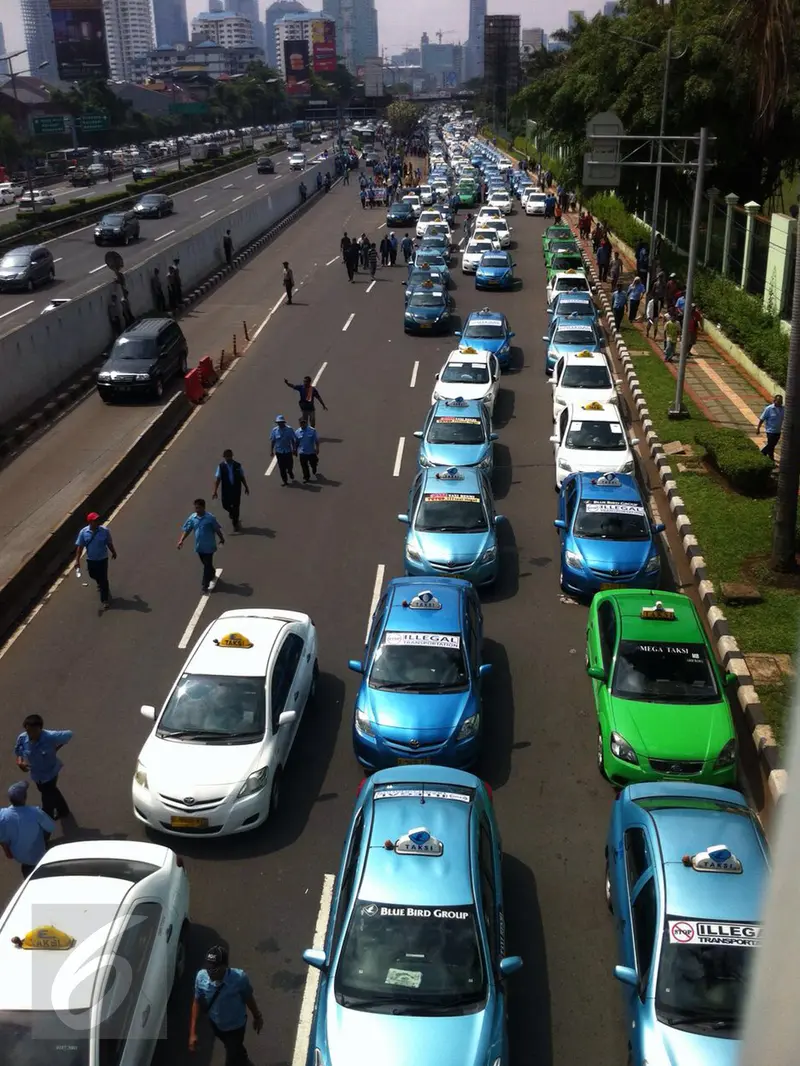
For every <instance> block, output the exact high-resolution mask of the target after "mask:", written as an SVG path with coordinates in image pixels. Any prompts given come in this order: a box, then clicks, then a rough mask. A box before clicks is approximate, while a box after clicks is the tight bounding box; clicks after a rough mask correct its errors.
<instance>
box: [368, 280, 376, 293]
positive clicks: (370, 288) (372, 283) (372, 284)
mask: <svg viewBox="0 0 800 1066" xmlns="http://www.w3.org/2000/svg"><path fill="white" fill-rule="evenodd" d="M377 280H378V279H377V278H373V279H372V281H371V282H370V283H369V285H367V292H372V290H373V289H374V287H375V282H376V281H377Z"/></svg>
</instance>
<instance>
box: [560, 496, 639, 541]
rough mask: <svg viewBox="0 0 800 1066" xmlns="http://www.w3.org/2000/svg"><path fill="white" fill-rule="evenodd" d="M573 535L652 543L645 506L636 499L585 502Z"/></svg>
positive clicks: (578, 515)
mask: <svg viewBox="0 0 800 1066" xmlns="http://www.w3.org/2000/svg"><path fill="white" fill-rule="evenodd" d="M572 531H573V533H574V534H575V536H576V537H588V538H591V539H596V540H649V539H650V526H649V524H648V521H647V515H646V514H645V510H644V507H643V506H642V505H641V504H640V503H635V502H634V501H633V500H584V501H583V502H582V503H581V505H580V507H579V508H578V514H577V516H576V518H575V525H574V526H573V530H572Z"/></svg>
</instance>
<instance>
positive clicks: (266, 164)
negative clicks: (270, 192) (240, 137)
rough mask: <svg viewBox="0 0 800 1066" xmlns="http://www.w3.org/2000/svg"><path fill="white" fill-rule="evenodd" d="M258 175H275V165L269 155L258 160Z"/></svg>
mask: <svg viewBox="0 0 800 1066" xmlns="http://www.w3.org/2000/svg"><path fill="white" fill-rule="evenodd" d="M256 173H257V174H274V173H275V164H274V163H273V162H272V158H271V157H270V156H268V155H260V156H259V157H258V159H257V160H256Z"/></svg>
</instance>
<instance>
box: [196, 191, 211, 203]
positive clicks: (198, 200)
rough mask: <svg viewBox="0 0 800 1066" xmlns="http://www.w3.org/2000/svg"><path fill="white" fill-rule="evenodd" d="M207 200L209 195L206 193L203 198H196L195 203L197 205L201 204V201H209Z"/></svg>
mask: <svg viewBox="0 0 800 1066" xmlns="http://www.w3.org/2000/svg"><path fill="white" fill-rule="evenodd" d="M207 199H208V193H207V192H204V193H203V195H202V196H195V198H194V202H195V203H196V204H199V203H200V201H201V200H207Z"/></svg>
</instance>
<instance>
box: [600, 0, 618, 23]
mask: <svg viewBox="0 0 800 1066" xmlns="http://www.w3.org/2000/svg"><path fill="white" fill-rule="evenodd" d="M619 13H620V11H619V2H618V0H606V3H605V4H603V14H604V15H605V16H606V18H610V19H613V18H616V17H617V15H618V14H619Z"/></svg>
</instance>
